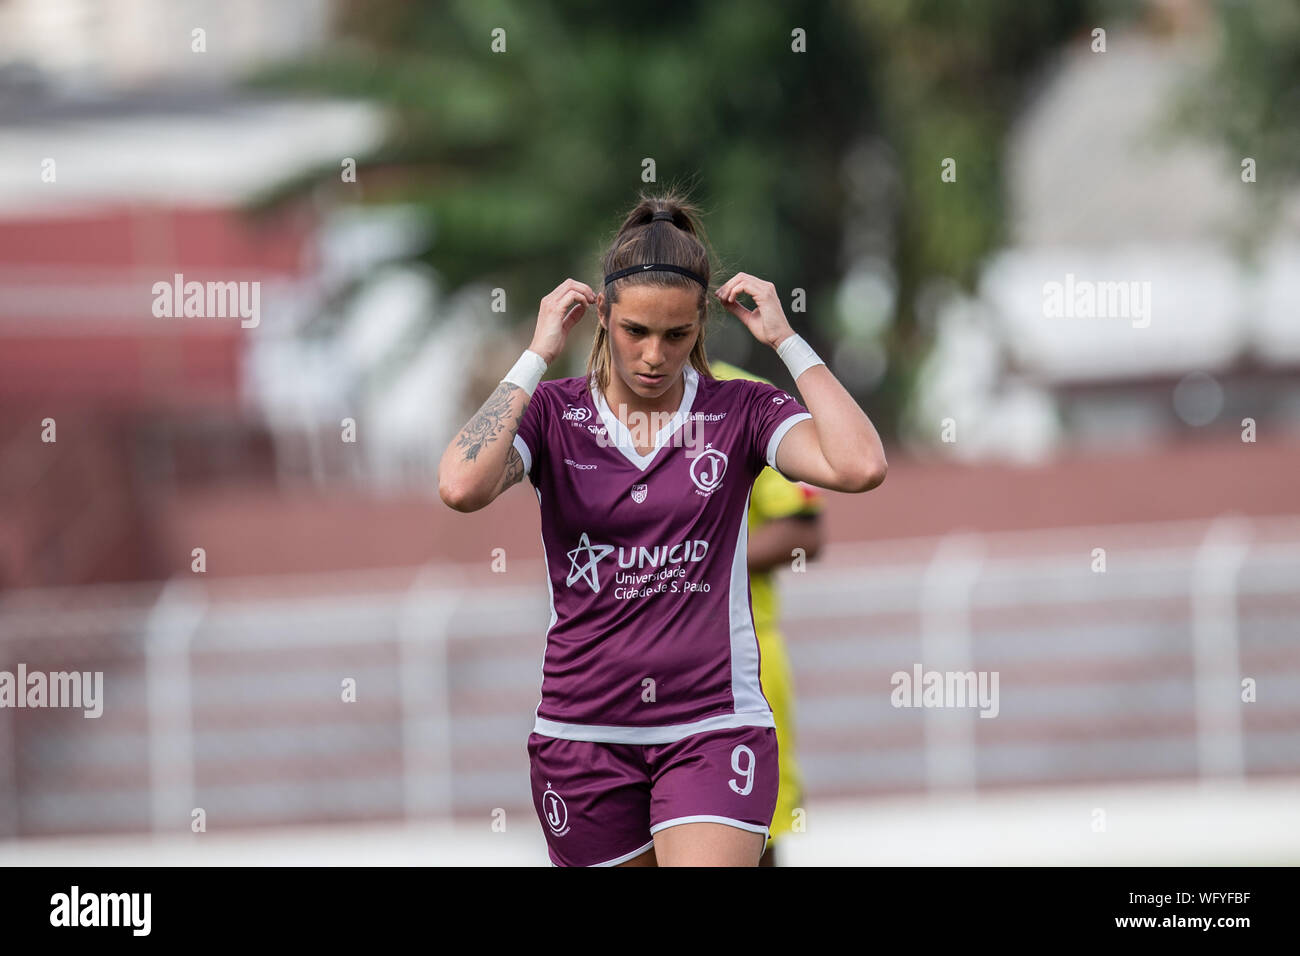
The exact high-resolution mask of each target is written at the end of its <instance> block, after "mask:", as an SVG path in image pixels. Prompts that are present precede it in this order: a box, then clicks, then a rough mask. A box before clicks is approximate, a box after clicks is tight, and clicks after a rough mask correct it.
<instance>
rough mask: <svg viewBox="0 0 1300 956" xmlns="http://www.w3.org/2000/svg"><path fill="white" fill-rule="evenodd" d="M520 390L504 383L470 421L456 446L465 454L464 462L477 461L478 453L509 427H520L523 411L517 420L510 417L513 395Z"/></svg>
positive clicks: (461, 432)
mask: <svg viewBox="0 0 1300 956" xmlns="http://www.w3.org/2000/svg"><path fill="white" fill-rule="evenodd" d="M518 389H519V386H518V385H515V384H514V383H512V382H502V383H501V384H500V385H498V386H497V390H496V391H495V392H493V393H492V395H491V396H490V397H489V398H488V400H487V401H486V402H484V403H483V407H482V408H480V409H479V410H478V412H477V414H475V416H474V417H473V418H471V419H470V420H469V424H468V425H466V426H465V427H464V428H462V429H461V431H460V434H459V435H457V436H456V445H457V447H459V448H461V449H462V450H463V451H464V453H465V454H464V457H463V459H462V460H463V461H475V460H476V459H477V458H478V453H479V452H481V451H482V450H483V449H484V448H486V447H487V446H488V445H490V444H492V441H493V439H495V438H496V437H497V435H498V434H500V433H501V430H502V429H503V428H505V427H506V426H507V425H511V426H513V427H514V428H515V429H517V428H518V427H519V422H520V421H522V420H523V411H522V410H521V411H520V413H519V417H518V418H517V419H513V420H512V419H511V416H510V399H511V394H512V393H513V392H515V391H517V390H518ZM527 407H528V403H527V402H525V403H524V408H527Z"/></svg>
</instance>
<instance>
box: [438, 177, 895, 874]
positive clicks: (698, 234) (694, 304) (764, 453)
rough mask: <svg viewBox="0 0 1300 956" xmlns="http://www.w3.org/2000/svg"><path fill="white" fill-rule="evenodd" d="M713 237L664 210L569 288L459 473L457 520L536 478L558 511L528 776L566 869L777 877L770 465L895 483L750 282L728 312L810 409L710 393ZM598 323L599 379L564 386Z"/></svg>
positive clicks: (453, 482) (764, 388)
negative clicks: (687, 869) (763, 513)
mask: <svg viewBox="0 0 1300 956" xmlns="http://www.w3.org/2000/svg"><path fill="white" fill-rule="evenodd" d="M703 235H704V233H703V229H702V228H701V226H700V222H699V215H698V211H697V210H696V209H695V207H694V206H692V205H690V204H688V203H686V202H685V201H683V200H681V199H679V198H678V197H676V196H674V195H669V196H665V197H649V196H642V197H641V200H640V202H639V203H638V204H637V205H636V207H635V208H634V209H633V210H632V212H631V213H630V214H629V215H628V216H627V218H626V219H625V220H624V223H623V225H622V228H621V229H620V230H619V233H618V235H617V236H616V237H615V239H614V241H613V243H612V245H611V247H610V248H609V250H608V251H607V252H606V254H605V256H604V260H603V265H604V282H603V286H602V290H601V291H600V292H599V293H597V292H596V291H594V290H593V289H592V288H591V287H590V286H587V285H586V284H584V283H582V282H579V281H577V280H575V279H566V280H565V281H564V282H562V283H560V285H559V286H557V287H556V288H555V290H554V291H552V292H551V293H550V294H549V295H548V296H546V298H544V299H543V300H542V302H541V307H540V309H539V310H538V315H537V326H536V331H535V333H534V335H533V340H532V343H531V345H530V346H529V347H528V349H527V350H526V351H525V352H524V353H523V355H522V357H521V358H520V359H519V361H518V362H517V363H516V364H515V366H514V368H512V369H511V370H510V372H509V374H507V375H506V377H505V378H504V379H502V381H501V384H500V385H499V386H498V387H497V389H496V391H495V392H494V393H493V394H492V396H491V397H490V398H489V399H488V400H487V401H486V402H485V403H484V404H483V407H482V408H480V409H479V411H478V412H477V413H476V414H475V415H474V417H473V418H472V419H471V420H470V421H469V423H468V424H467V425H466V426H465V427H464V428H463V429H462V430H461V432H460V433H459V434H458V435H457V436H456V438H455V439H454V440H453V441H452V443H451V444H450V445H449V446H448V447H447V450H446V452H445V453H444V454H443V457H442V463H441V466H440V470H439V477H438V491H439V494H440V495H441V497H442V500H443V501H444V502H446V503H447V504H448V505H449V506H451V507H452V508H455V509H456V510H458V511H465V512H468V511H476V510H478V509H480V508H483V507H485V506H486V505H488V504H490V503H491V502H492V501H493V500H494V499H495V498H496V497H497V496H498V495H499V494H501V492H503V491H504V490H505V489H507V488H509V487H510V486H511V485H513V484H516V483H518V482H519V481H521V480H522V479H523V477H524V475H527V476H528V479H529V481H530V483H531V484H532V486H533V490H534V492H535V493H536V495H537V501H538V504H539V506H540V508H541V516H542V544H543V553H544V555H545V559H546V568H547V572H546V576H547V585H548V589H549V593H550V600H551V619H550V624H549V626H548V628H547V631H546V650H545V654H544V660H543V667H542V693H541V702H540V703H539V704H538V707H537V713H536V718H535V723H534V727H533V733H532V734H531V735H530V736H529V738H528V753H529V758H530V763H531V778H532V787H533V803H534V805H535V807H536V809H537V814H538V817H539V819H540V820H541V823H542V827H543V830H544V831H545V833H546V839H547V843H548V846H549V849H550V857H551V860H552V862H554V863H555V864H556V865H559V866H617V865H625V866H656V865H659V866H692V865H696V866H756V865H757V864H758V862H759V857H760V856H761V854H762V852H763V847H764V844H765V842H766V840H767V838H768V836H769V834H770V831H769V827H770V825H771V822H772V814H773V809H774V807H775V805H776V795H777V786H778V772H779V771H778V763H777V743H776V731H775V729H774V725H773V719H772V711H771V709H770V707H769V706H768V702H767V700H766V698H765V697H764V696H763V691H762V687H761V685H760V683H759V648H758V641H757V639H756V636H755V632H754V622H753V615H752V611H751V606H750V598H749V579H748V575H747V573H746V564H745V555H746V548H747V537H746V511H747V509H748V505H749V495H750V490H751V488H752V486H753V484H754V479H755V478H756V477H757V476H758V474H759V472H760V471H761V470H762V469H763V467H764V466H765V465H770V466H771V467H772V468H774V469H776V470H777V471H779V472H780V473H781V474H782V475H784V476H786V477H787V478H790V479H792V480H796V481H805V482H807V483H809V484H812V485H817V486H818V487H821V488H828V489H831V490H833V491H843V492H850V493H857V492H863V491H869V490H871V489H872V488H875V487H876V486H877V485H879V484H880V483H881V482H882V481H883V480H884V478H885V470H886V462H885V454H884V449H883V447H882V446H881V443H880V438H879V436H878V435H877V434H876V430H875V428H874V427H872V424H871V422H870V420H868V418H867V416H866V414H865V413H864V412H863V411H862V409H861V408H859V407H858V405H857V403H856V402H854V401H853V398H852V397H851V396H850V395H849V393H848V392H847V391H845V390H844V387H843V386H842V385H840V383H839V382H838V381H837V380H836V379H835V376H834V375H832V374H831V371H830V369H829V368H827V367H826V364H825V363H824V362H822V360H821V359H819V358H818V357H817V356H816V354H815V353H814V352H813V351H812V349H811V348H810V347H809V346H808V344H807V343H806V342H804V340H803V339H802V338H801V337H800V336H798V335H796V334H795V333H794V330H793V329H791V327H790V323H789V321H788V320H787V319H786V316H785V312H784V311H783V309H782V308H781V302H780V299H779V298H778V297H777V292H776V289H775V287H774V286H773V285H772V284H771V283H770V282H765V281H763V280H762V279H759V278H757V277H755V276H752V275H750V274H748V273H745V272H740V273H737V274H736V275H734V276H732V277H731V278H730V279H728V280H727V281H726V282H724V283H723V284H722V285H721V286H719V287H718V289H717V290H716V291H715V292H714V293H713V295H715V296H716V297H717V299H718V300H719V301H720V302H721V303H722V304H723V306H724V307H725V308H726V309H727V310H728V311H730V312H731V313H732V314H733V315H735V316H736V317H737V318H739V319H740V321H741V322H743V323H744V325H745V327H746V328H747V329H749V331H750V333H751V334H753V336H754V337H755V338H756V339H758V341H759V342H762V343H763V344H764V345H767V346H769V347H771V348H774V349H776V350H777V354H778V355H779V356H780V357H781V358H782V359H783V360H784V361H785V363H786V366H787V367H788V368H789V370H790V375H791V378H792V379H793V380H794V382H795V384H796V387H797V389H798V390H799V394H800V396H801V397H802V398H803V403H800V401H798V400H797V399H795V397H794V396H793V395H791V394H790V393H788V392H785V391H783V390H781V389H779V388H776V387H774V386H771V385H767V384H765V383H761V382H754V381H748V380H743V379H738V380H732V381H719V380H717V379H715V378H714V377H713V376H712V375H711V374H710V372H709V364H708V360H707V358H706V357H705V352H704V323H705V319H706V317H707V309H708V300H707V294H708V289H709V281H710V276H711V267H710V256H709V251H708V249H707V248H706V246H705V244H704V242H703V241H702V237H703ZM742 292H744V293H747V294H748V295H750V296H751V297H752V298H753V300H754V303H755V308H753V309H748V308H745V307H744V306H743V305H741V304H740V302H739V301H738V298H737V297H738V295H739V294H740V293H742ZM592 305H594V306H595V307H596V312H597V314H598V321H599V327H598V328H597V330H596V335H595V341H594V342H593V344H592V349H591V356H590V358H589V359H588V366H587V375H585V376H583V377H577V378H563V379H556V380H552V381H548V382H541V376H542V374H543V372H545V370H546V367H547V366H548V365H549V364H550V363H551V362H552V361H554V360H555V358H556V356H557V355H559V354H560V351H561V350H562V349H563V347H564V344H565V341H566V340H567V338H568V336H569V333H570V332H571V331H572V330H573V328H574V326H575V325H576V324H577V323H578V321H579V320H580V319H581V318H582V316H583V315H584V314H585V312H586V310H587V308H588V307H589V306H592ZM539 383H540V384H539Z"/></svg>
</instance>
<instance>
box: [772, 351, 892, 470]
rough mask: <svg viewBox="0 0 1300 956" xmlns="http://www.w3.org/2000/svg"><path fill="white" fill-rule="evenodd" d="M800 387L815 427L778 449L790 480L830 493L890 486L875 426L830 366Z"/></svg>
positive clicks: (792, 434)
mask: <svg viewBox="0 0 1300 956" xmlns="http://www.w3.org/2000/svg"><path fill="white" fill-rule="evenodd" d="M795 386H796V387H797V388H798V389H799V398H800V400H801V401H802V402H803V404H804V407H805V408H807V409H808V411H809V412H811V413H812V421H808V420H806V419H805V420H804V421H801V422H799V423H798V424H796V425H792V426H791V427H790V430H789V431H788V432H786V433H785V437H784V438H782V439H781V444H780V445H778V446H777V449H776V466H777V468H778V469H780V471H781V473H782V474H783V475H785V476H786V477H787V478H791V479H794V480H795V481H806V482H808V484H810V485H817V486H818V487H820V488H829V489H830V490H831V491H846V492H850V493H857V492H862V491H870V490H871V489H872V488H875V487H876V486H878V485H879V484H880V483H881V482H882V481H884V480H885V473H886V472H887V471H888V469H889V463H888V462H886V461H885V447H884V445H882V444H881V443H880V436H879V435H878V434H876V429H875V426H873V425H872V424H871V420H870V419H869V418H867V413H866V412H864V411H863V410H862V409H861V408H860V407H859V406H858V403H857V402H855V401H854V400H853V396H852V395H850V394H849V393H848V392H847V391H845V389H844V386H843V385H841V384H840V383H839V380H838V379H836V377H835V376H834V375H833V374H831V370H830V369H829V368H827V367H826V366H825V365H814V366H813V367H812V368H810V369H808V370H807V371H806V372H804V373H803V374H801V375H800V376H799V379H798V381H796V382H795Z"/></svg>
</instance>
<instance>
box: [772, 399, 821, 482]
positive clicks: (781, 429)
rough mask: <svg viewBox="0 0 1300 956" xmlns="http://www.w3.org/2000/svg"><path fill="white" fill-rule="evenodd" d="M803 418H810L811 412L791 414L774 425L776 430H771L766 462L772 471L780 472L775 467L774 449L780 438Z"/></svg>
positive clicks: (779, 442) (777, 445)
mask: <svg viewBox="0 0 1300 956" xmlns="http://www.w3.org/2000/svg"><path fill="white" fill-rule="evenodd" d="M805 418H812V413H811V412H800V413H799V414H798V415H791V416H790V417H789V418H787V419H786V420H785V421H783V422H782V423H781V424H780V425H777V426H776V431H774V432H772V437H771V439H770V440H769V441H768V443H767V463H768V464H769V465H770V466H771V467H772V470H773V471H775V472H778V473H782V472H781V469H780V468H778V467H776V450H777V448H778V447H779V446H780V444H781V439H782V438H784V437H785V433H786V432H788V431H789V430H790V429H791V428H793V427H794V426H795V425H797V424H799V423H800V422H801V421H803V420H804V419H805Z"/></svg>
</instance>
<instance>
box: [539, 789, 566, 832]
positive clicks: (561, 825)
mask: <svg viewBox="0 0 1300 956" xmlns="http://www.w3.org/2000/svg"><path fill="white" fill-rule="evenodd" d="M542 812H543V813H544V814H545V816H546V825H547V826H548V827H550V828H551V832H552V833H554V834H555V835H556V836H557V837H560V836H564V834H566V833H568V832H569V808H568V807H567V806H565V805H564V798H563V797H562V796H560V795H559V794H558V793H556V792H555V791H554V790H552V789H550V784H549V783H548V784H547V790H546V792H545V793H544V794H542Z"/></svg>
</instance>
